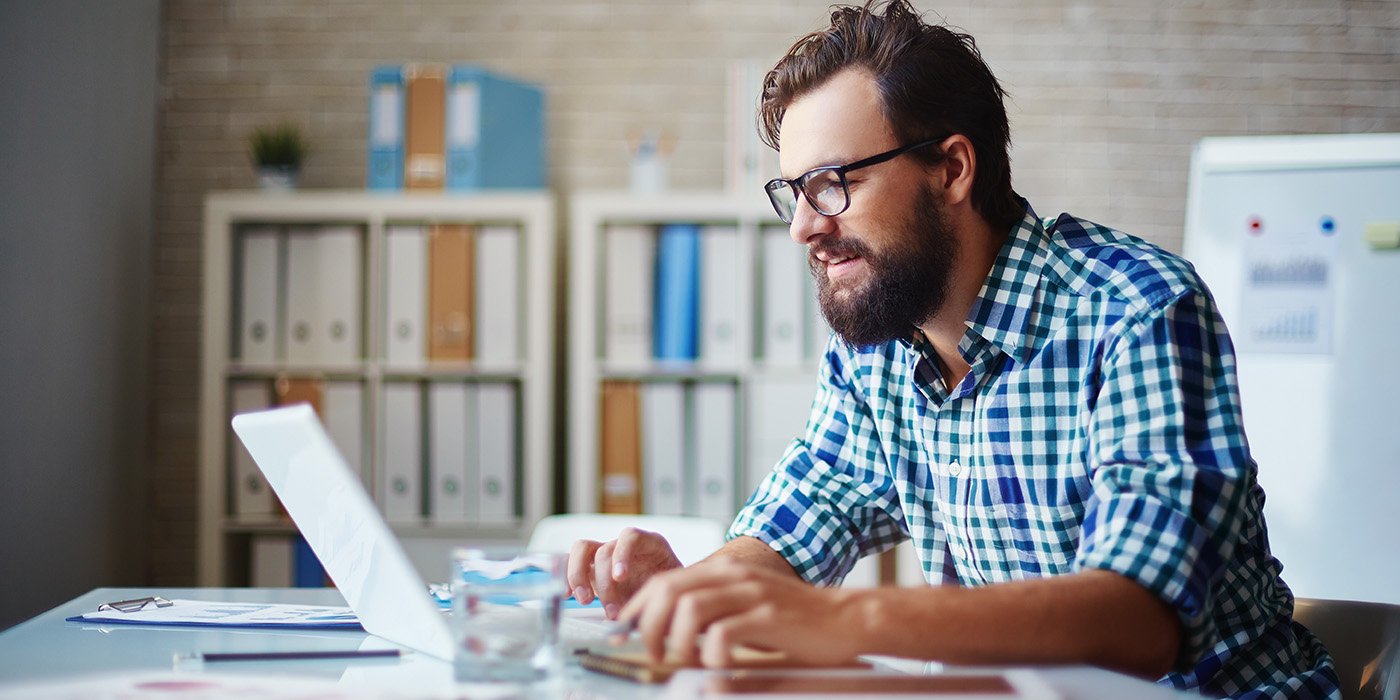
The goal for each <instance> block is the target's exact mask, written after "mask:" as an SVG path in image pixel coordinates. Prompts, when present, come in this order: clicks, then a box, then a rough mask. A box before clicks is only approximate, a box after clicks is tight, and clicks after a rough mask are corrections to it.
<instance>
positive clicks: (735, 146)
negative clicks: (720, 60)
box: [724, 58, 778, 195]
mask: <svg viewBox="0 0 1400 700" xmlns="http://www.w3.org/2000/svg"><path fill="white" fill-rule="evenodd" d="M765 71H766V68H765V67H764V62H762V61H760V60H758V59H752V58H748V59H737V60H731V61H730V62H729V64H728V66H727V77H726V81H725V115H726V117H725V163H724V165H725V185H726V187H727V189H728V190H729V191H730V192H731V193H737V194H742V195H748V194H749V193H751V192H757V191H758V190H759V189H760V188H761V187H763V183H765V182H767V181H768V180H770V179H772V178H775V177H777V176H778V154H777V152H776V151H774V150H773V149H771V148H769V147H768V146H766V145H764V143H763V140H762V139H761V138H759V134H758V99H759V96H760V94H761V93H762V92H763V79H764V77H765V75H766V73H765Z"/></svg>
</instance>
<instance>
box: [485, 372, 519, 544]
mask: <svg viewBox="0 0 1400 700" xmlns="http://www.w3.org/2000/svg"><path fill="white" fill-rule="evenodd" d="M515 391H516V388H515V386H514V385H512V384H482V385H480V386H478V387H477V389H476V395H477V400H478V405H477V421H478V425H479V426H480V431H479V432H478V440H477V444H478V445H480V448H481V452H480V454H481V459H480V462H479V463H478V464H479V467H480V475H481V482H480V489H479V491H478V492H477V493H478V497H479V498H480V499H481V504H480V514H481V522H482V523H484V524H492V523H501V524H506V523H511V522H513V521H514V520H515V514H516V482H517V476H516V475H517V474H519V473H520V460H519V440H520V438H519V434H518V433H517V431H516V426H517V425H518V417H517V416H518V413H517V410H516V398H515Z"/></svg>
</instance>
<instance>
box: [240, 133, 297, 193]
mask: <svg viewBox="0 0 1400 700" xmlns="http://www.w3.org/2000/svg"><path fill="white" fill-rule="evenodd" d="M248 149H249V155H250V156H251V157H252V159H253V164H254V165H255V166H256V167H257V169H258V184H259V185H261V186H262V188H263V189H269V190H290V189H294V188H295V187H296V186H297V177H298V175H299V174H300V172H301V161H302V159H303V158H304V157H305V156H306V151H307V143H306V139H305V138H304V137H302V135H301V129H300V128H299V127H297V125H296V124H291V123H283V124H276V125H272V126H260V127H258V128H256V129H254V130H253V133H252V135H251V136H249V137H248Z"/></svg>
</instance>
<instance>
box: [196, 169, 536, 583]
mask: <svg viewBox="0 0 1400 700" xmlns="http://www.w3.org/2000/svg"><path fill="white" fill-rule="evenodd" d="M204 207H205V208H204V281H203V293H204V301H203V311H204V326H203V338H202V358H203V365H202V368H201V373H200V387H199V391H200V403H199V501H198V521H199V526H198V527H199V533H198V538H199V540H198V544H199V558H198V566H199V568H198V580H199V584H200V585H202V586H227V585H248V584H249V583H250V582H256V581H254V580H253V579H254V578H255V575H256V573H257V572H256V567H258V566H259V561H260V558H265V557H266V556H267V552H268V551H271V552H272V553H273V555H274V556H278V555H280V552H281V549H282V544H283V541H284V540H285V541H291V540H292V535H293V534H294V533H295V527H294V526H293V525H292V524H291V523H290V521H289V520H287V519H286V516H285V515H282V514H279V513H278V512H277V509H276V506H275V502H273V501H270V500H260V499H270V497H269V496H267V495H266V494H260V493H257V490H256V488H254V484H252V483H251V482H250V481H248V480H249V479H251V478H253V476H256V474H254V475H251V476H250V475H249V474H248V473H247V469H248V465H247V464H246V463H241V462H240V451H241V449H242V448H241V445H238V444H236V438H234V437H233V435H232V432H231V430H230V429H229V418H230V416H231V414H232V413H233V412H234V411H235V410H239V409H247V408H256V407H258V404H260V403H261V404H269V403H270V404H276V403H279V402H281V403H290V402H293V401H294V400H297V399H300V398H305V399H307V400H310V401H312V403H313V404H316V405H317V408H318V412H319V413H320V415H321V418H322V420H323V422H325V423H326V424H327V427H328V430H329V431H330V432H331V435H332V438H333V439H334V440H335V441H336V443H337V445H338V446H339V447H340V448H341V451H342V452H344V453H346V455H347V459H348V461H350V462H351V463H352V466H353V467H355V468H357V469H358V470H359V472H360V476H361V479H362V480H363V482H364V483H365V485H366V487H367V488H368V490H369V492H370V493H371V495H372V496H373V497H374V499H375V501H376V503H379V504H380V507H381V510H382V511H384V512H385V514H386V519H387V520H389V522H390V525H391V527H392V528H393V529H394V531H395V533H396V534H397V535H398V536H399V538H400V539H401V541H403V543H404V546H405V549H406V550H407V551H408V553H409V556H410V559H412V560H414V563H415V564H416V565H417V566H418V568H419V569H420V570H421V571H422V572H423V574H424V577H425V579H427V580H429V581H437V580H443V578H444V576H445V575H446V569H447V552H448V551H449V549H450V548H451V547H452V546H455V545H458V544H461V543H463V542H466V541H471V542H482V543H496V542H499V543H519V542H523V541H525V539H526V537H527V536H528V534H529V532H530V529H531V527H532V526H533V525H534V523H535V522H536V521H538V520H539V519H540V518H541V517H543V516H544V515H546V514H548V512H549V511H550V507H551V499H552V494H553V492H554V474H553V468H552V460H553V444H554V439H555V428H554V425H553V423H554V420H553V409H552V406H553V402H554V377H553V373H554V359H553V358H554V346H555V342H554V333H553V319H554V308H553V307H554V295H555V291H554V290H555V287H554V284H555V282H554V273H555V268H554V265H555V238H554V226H555V218H554V216H555V214H554V203H553V199H552V196H551V195H550V194H548V193H543V192H524V191H522V192H496V193H491V194H440V193H431V194H429V193H378V192H373V193H371V192H362V191H343V192H342V191H307V192H295V193H273V194H267V193H258V192H218V193H212V194H210V195H208V196H207V197H206V199H205V203H204ZM453 236H456V238H453ZM452 241H457V243H452ZM464 242H465V243H464ZM406 244H407V245H406ZM405 251H407V252H405ZM473 251H474V252H473ZM453 255H456V256H459V257H451V256H453ZM462 255H467V256H468V257H460V256H462ZM471 255H476V256H478V257H476V258H472V257H470V256H471ZM509 259H513V260H514V263H513V264H511V263H509V262H502V260H509ZM269 260H271V261H273V262H269ZM443 261H447V262H446V263H444V262H443ZM454 265H455V267H454ZM464 268H465V269H466V270H469V271H470V272H469V274H468V275H458V274H455V271H460V270H462V269H464ZM444 270H445V271H444ZM274 271H275V272H274ZM308 271H310V272H308ZM414 273H418V274H417V275H415V274H414ZM502 275H504V276H502ZM415 276H417V277H420V278H421V279H417V280H416V281H415ZM485 278H489V279H488V281H487V282H484V283H483V282H481V280H482V279H485ZM465 280H470V281H465ZM454 285H455V286H454ZM473 285H475V286H473ZM444 290H446V291H444ZM464 295H465V296H464ZM473 295H475V296H473ZM347 299H350V300H351V301H350V302H349V303H348V304H347V302H346V300H347ZM405 299H407V301H405ZM444 299H447V300H448V301H447V302H443V301H442V300H444ZM444 304H446V307H447V308H446V310H445V311H444V310H443V308H444V307H443V305H444ZM452 304H456V306H452ZM502 308H505V309H508V310H513V311H514V312H513V313H504V314H502V313H500V310H501V309H502ZM308 309H309V311H308ZM405 309H407V310H408V311H407V312H405ZM404 313H408V315H409V316H413V314H418V316H416V317H414V318H415V321H414V322H413V323H412V324H410V323H407V322H405V321H402V320H401V319H400V318H399V316H400V315H402V314H404ZM304 314H310V315H311V316H312V317H313V318H312V321H311V322H308V323H302V322H301V321H300V319H301V316H302V315H304ZM318 314H319V315H318ZM263 316H266V321H267V322H266V323H260V322H259V321H260V320H261V319H262V317H263ZM391 316H392V317H393V318H392V319H391V318H390V317H391ZM342 317H343V318H342ZM444 319H446V320H444ZM320 322H324V323H323V324H321V325H324V326H325V328H321V325H318V323H320ZM501 324H505V325H504V326H502V325H501ZM412 328H416V329H417V330H416V331H415V330H412ZM414 333H417V334H418V335H417V337H418V341H417V343H418V344H417V345H416V346H415V345H413V343H411V342H408V341H406V340H405V339H406V338H407V339H409V340H412V339H413V337H414V336H413V334H414ZM307 338H310V340H307ZM502 338H508V340H504V341H503V340H500V339H502ZM405 343H407V344H405ZM303 344H309V345H307V346H306V347H302V345H303ZM308 348H310V349H308ZM405 348H407V349H405ZM454 348H455V350H454ZM457 351H460V352H457ZM415 353H416V354H415ZM405 416H409V417H410V418H405ZM458 427H460V428H461V430H460V431H459V430H457V428H458ZM454 449H455V450H457V451H456V452H453V450H454ZM443 455H446V456H443ZM244 456H246V455H244ZM464 465H466V466H464ZM414 479H417V480H418V481H417V482H416V483H415V482H414ZM415 487H416V488H415ZM264 488H265V485H264ZM454 498H455V499H458V500H453V499H454ZM493 499H494V500H493ZM269 503H271V507H269ZM250 504H251V505H250ZM267 543H272V544H274V545H276V546H275V547H272V548H271V549H270V550H269V549H268V548H266V547H261V548H260V545H263V544H267Z"/></svg>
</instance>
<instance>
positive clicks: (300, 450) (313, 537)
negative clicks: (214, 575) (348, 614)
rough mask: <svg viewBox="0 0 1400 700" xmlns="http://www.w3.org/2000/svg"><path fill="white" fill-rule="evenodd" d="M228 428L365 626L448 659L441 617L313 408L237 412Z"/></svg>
mask: <svg viewBox="0 0 1400 700" xmlns="http://www.w3.org/2000/svg"><path fill="white" fill-rule="evenodd" d="M233 430H234V432H236V433H238V438H239V439H240V440H242V441H243V445H244V446H245V447H247V448H248V453H249V454H251V455H252V456H253V460H254V461H256V462H257V463H258V467H259V468H260V469H262V472H263V474H264V475H265V476H266V477H267V482H268V483H269V484H271V485H272V490H273V492H275V493H276V494H277V497H278V498H280V499H281V500H282V505H283V506H284V507H286V509H287V514H288V515H291V516H292V522H294V523H296V526H297V529H299V530H301V534H302V536H303V537H305V538H306V542H307V544H309V545H310V546H311V551H313V552H315V553H316V556H317V557H318V558H320V560H321V565H322V566H323V567H325V569H326V573H327V574H329V575H330V578H331V581H333V582H335V585H336V588H338V589H339V590H340V593H341V595H343V596H345V601H346V602H347V603H348V604H349V605H350V608H351V609H352V610H354V611H355V614H356V615H358V616H359V618H360V623H361V624H362V625H364V628H365V631H367V632H369V633H370V634H375V635H378V636H380V637H383V638H385V639H387V640H389V641H391V642H394V643H396V644H401V645H403V646H406V647H409V648H410V649H414V650H416V651H420V652H422V653H424V654H428V655H430V656H435V657H437V658H440V659H446V660H451V659H452V638H451V634H450V632H449V631H448V627H447V618H446V616H445V615H444V614H443V613H442V611H441V609H439V607H438V605H437V603H436V602H435V601H434V600H433V599H432V598H431V597H430V596H429V594H428V587H427V586H426V585H425V584H424V583H423V579H422V577H421V576H419V575H418V570H417V569H415V568H413V564H412V563H410V562H409V560H408V555H407V554H405V553H404V550H403V547H402V546H400V545H399V541H398V539H397V538H396V537H394V533H393V532H392V531H391V530H390V529H389V526H388V525H387V524H385V522H384V519H383V517H381V516H380V515H379V510H378V509H376V508H375V506H374V502H373V501H372V500H370V497H369V494H367V493H365V489H364V486H363V485H362V484H361V483H360V479H359V477H358V476H356V475H355V474H354V473H353V472H352V471H351V470H350V466H349V464H348V463H346V461H345V458H344V457H342V456H341V454H340V451H339V450H337V449H336V447H335V444H334V443H332V442H331V438H330V436H329V435H327V434H326V431H325V428H323V427H322V426H321V422H320V420H318V419H317V418H316V412H315V411H314V410H312V408H311V406H310V405H308V404H297V405H294V406H287V407H284V408H277V409H273V410H270V411H259V412H257V413H244V414H241V415H237V416H234V417H233Z"/></svg>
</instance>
